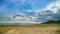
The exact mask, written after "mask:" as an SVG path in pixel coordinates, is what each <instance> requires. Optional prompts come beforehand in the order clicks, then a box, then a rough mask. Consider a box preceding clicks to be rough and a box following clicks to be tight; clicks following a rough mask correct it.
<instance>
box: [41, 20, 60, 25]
mask: <svg viewBox="0 0 60 34" xmlns="http://www.w3.org/2000/svg"><path fill="white" fill-rule="evenodd" d="M42 24H60V20H59V21H48V22H45V23H42Z"/></svg>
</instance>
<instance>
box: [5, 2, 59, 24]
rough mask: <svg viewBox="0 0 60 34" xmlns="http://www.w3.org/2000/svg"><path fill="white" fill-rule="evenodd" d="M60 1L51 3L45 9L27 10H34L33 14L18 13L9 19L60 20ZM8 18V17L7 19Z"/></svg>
mask: <svg viewBox="0 0 60 34" xmlns="http://www.w3.org/2000/svg"><path fill="white" fill-rule="evenodd" d="M59 3H60V2H59V1H56V2H54V3H52V4H49V5H48V6H46V7H45V8H43V9H38V10H34V11H32V10H26V11H27V12H28V13H31V12H33V15H28V14H22V13H16V15H13V16H9V19H10V20H9V21H12V22H14V21H15V23H17V22H18V23H34V24H35V23H43V22H46V21H49V20H54V21H56V20H60V10H59V9H60V4H59ZM6 20H7V19H6Z"/></svg>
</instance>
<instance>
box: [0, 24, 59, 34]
mask: <svg viewBox="0 0 60 34" xmlns="http://www.w3.org/2000/svg"><path fill="white" fill-rule="evenodd" d="M0 34H60V25H59V24H41V25H31V26H18V25H17V26H16V25H15V26H13V25H11V26H4V25H3V26H2V25H0Z"/></svg>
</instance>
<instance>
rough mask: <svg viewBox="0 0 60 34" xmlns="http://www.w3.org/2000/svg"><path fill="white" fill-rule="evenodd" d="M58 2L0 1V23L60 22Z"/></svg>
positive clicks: (53, 0)
mask: <svg viewBox="0 0 60 34" xmlns="http://www.w3.org/2000/svg"><path fill="white" fill-rule="evenodd" d="M59 3H60V1H59V0H0V23H43V22H46V21H49V20H53V21H57V20H60V4H59Z"/></svg>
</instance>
